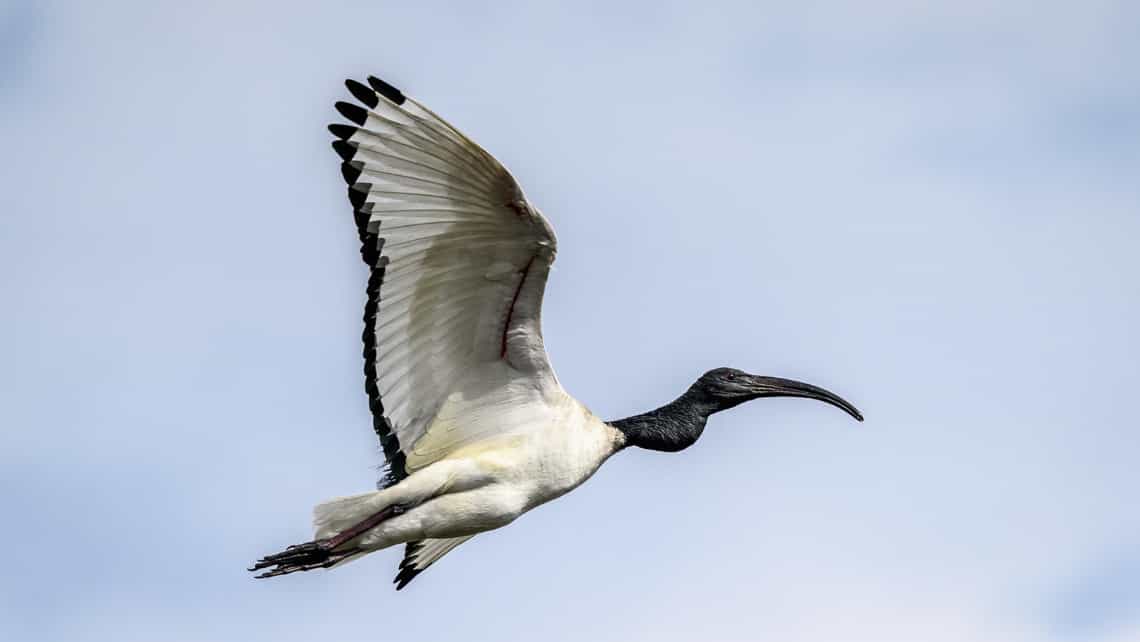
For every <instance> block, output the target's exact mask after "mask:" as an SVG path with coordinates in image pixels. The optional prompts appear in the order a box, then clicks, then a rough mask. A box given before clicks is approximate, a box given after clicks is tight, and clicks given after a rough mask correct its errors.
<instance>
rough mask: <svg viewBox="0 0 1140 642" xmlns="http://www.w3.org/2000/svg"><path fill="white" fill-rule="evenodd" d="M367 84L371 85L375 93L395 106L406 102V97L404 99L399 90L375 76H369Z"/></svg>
mask: <svg viewBox="0 0 1140 642" xmlns="http://www.w3.org/2000/svg"><path fill="white" fill-rule="evenodd" d="M368 84H369V85H372V88H373V89H375V90H376V93H378V94H380V95H381V96H383V97H385V98H387V99H388V100H390V101H392V102H394V103H396V104H397V105H403V104H404V101H405V100H407V97H405V96H404V94H402V93H401V92H400V90H399V89H396V88H395V87H393V86H392V85H389V84H388V83H386V82H384V81H383V80H380V79H379V78H377V77H376V76H369V77H368Z"/></svg>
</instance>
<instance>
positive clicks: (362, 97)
mask: <svg viewBox="0 0 1140 642" xmlns="http://www.w3.org/2000/svg"><path fill="white" fill-rule="evenodd" d="M344 86H345V87H348V90H349V91H350V92H352V95H353V96H356V99H357V100H359V101H360V102H362V103H364V104H365V105H368V107H369V109H372V108H375V107H376V105H379V104H380V99H379V98H377V97H376V92H374V91H372V90H371V89H369V88H368V87H366V86H364V85H363V84H361V83H358V82H356V81H355V80H353V79H351V78H349V79H348V80H346V81H344Z"/></svg>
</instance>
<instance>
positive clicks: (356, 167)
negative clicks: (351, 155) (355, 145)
mask: <svg viewBox="0 0 1140 642" xmlns="http://www.w3.org/2000/svg"><path fill="white" fill-rule="evenodd" d="M363 171H364V163H362V162H360V161H348V162H344V163H341V164H340V173H341V175H342V176H344V182H346V183H348V184H349V185H352V184H354V183H355V182H356V179H358V178H360V174H361V172H363Z"/></svg>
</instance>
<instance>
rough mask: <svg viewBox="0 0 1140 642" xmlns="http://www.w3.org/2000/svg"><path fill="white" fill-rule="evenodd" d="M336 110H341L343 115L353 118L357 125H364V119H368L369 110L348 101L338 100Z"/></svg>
mask: <svg viewBox="0 0 1140 642" xmlns="http://www.w3.org/2000/svg"><path fill="white" fill-rule="evenodd" d="M336 110H337V111H338V112H340V115H341V116H344V117H345V118H347V119H349V120H351V121H352V122H354V123H356V124H357V125H360V126H364V121H366V120H368V112H366V111H364V108H363V107H361V106H360V105H353V104H352V103H346V102H344V101H343V100H341V101H337V103H336Z"/></svg>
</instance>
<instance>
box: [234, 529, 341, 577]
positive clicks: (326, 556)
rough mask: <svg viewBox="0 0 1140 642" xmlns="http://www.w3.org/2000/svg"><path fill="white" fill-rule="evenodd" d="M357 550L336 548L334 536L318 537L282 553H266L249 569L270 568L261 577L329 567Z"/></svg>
mask: <svg viewBox="0 0 1140 642" xmlns="http://www.w3.org/2000/svg"><path fill="white" fill-rule="evenodd" d="M357 551H358V549H356V548H350V549H348V550H340V551H338V550H336V542H334V541H333V538H327V539H318V540H316V541H313V542H305V543H304V544H295V545H293V546H290V547H289V548H286V549H285V550H283V551H281V552H280V553H275V554H273V555H266V556H265V557H263V558H261V559H260V560H258V561H257V563H255V564H254V565H253V566H251V567H250V568H249V569H248V570H250V571H260V570H262V569H269V570H268V571H266V572H264V573H262V574H260V575H258V576H257V579H261V578H263V577H277V576H278V575H288V574H289V573H296V572H298V571H311V570H313V569H317V568H329V567H330V566H332V565H334V564H336V563H337V562H340V561H342V560H344V559H345V558H347V557H350V556H352V555H354V554H355V553H356V552H357ZM270 567H273V568H270Z"/></svg>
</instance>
